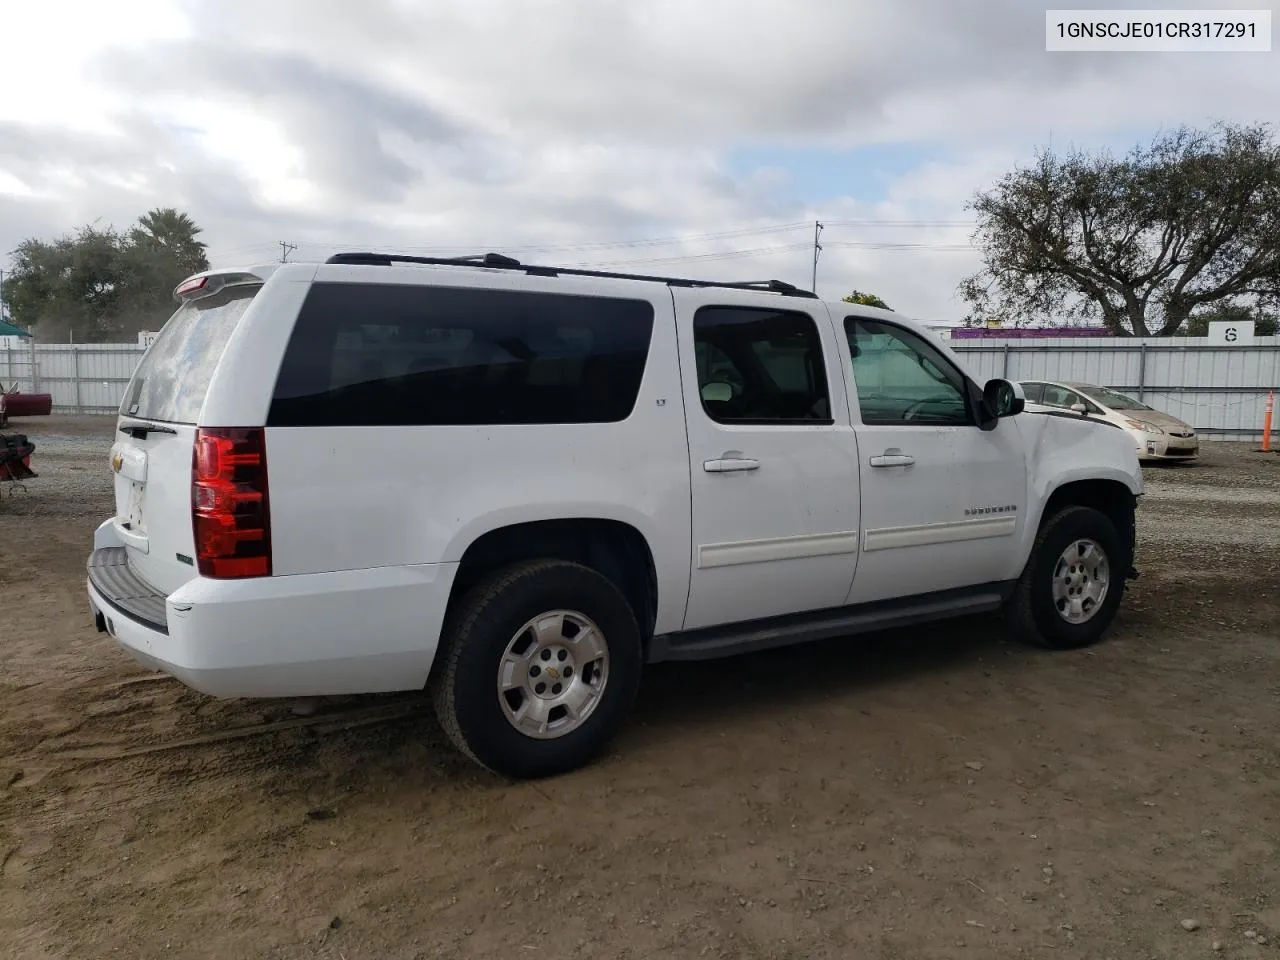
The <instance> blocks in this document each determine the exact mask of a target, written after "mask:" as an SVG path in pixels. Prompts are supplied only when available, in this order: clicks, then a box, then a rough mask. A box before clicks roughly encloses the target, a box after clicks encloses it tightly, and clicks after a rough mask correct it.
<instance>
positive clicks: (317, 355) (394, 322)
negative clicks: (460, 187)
mask: <svg viewBox="0 0 1280 960" xmlns="http://www.w3.org/2000/svg"><path fill="white" fill-rule="evenodd" d="M653 319H654V314H653V307H652V306H651V305H650V304H649V303H647V302H646V301H642V300H626V299H617V298H606V297H586V296H565V295H561V294H545V293H530V292H524V291H509V290H476V289H470V288H456V287H430V286H404V285H399V284H350V283H319V284H316V285H315V286H314V287H312V289H311V291H310V293H309V294H308V295H307V300H306V302H305V304H304V305H303V308H302V311H301V313H300V315H299V317H298V321H297V323H296V325H295V327H294V331H293V334H292V337H291V339H290V342H289V346H288V349H287V350H286V351H285V357H284V361H283V363H282V364H281V368H280V376H279V378H278V381H277V383H276V389H275V395H274V399H273V401H272V404H271V413H270V416H269V418H268V423H269V425H270V426H280V427H285V426H292V427H319V426H381V425H402V426H409V425H417V426H444V425H481V424H549V423H610V422H616V421H619V420H625V419H626V418H627V417H628V416H630V414H631V411H632V409H633V408H634V407H635V402H636V397H637V395H638V394H639V390H640V381H641V378H642V377H643V375H644V367H645V360H646V357H647V356H648V352H649V341H650V338H651V336H652V332H653Z"/></svg>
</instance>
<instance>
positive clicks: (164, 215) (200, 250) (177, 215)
mask: <svg viewBox="0 0 1280 960" xmlns="http://www.w3.org/2000/svg"><path fill="white" fill-rule="evenodd" d="M201 232H202V231H201V229H200V227H198V226H197V225H196V222H195V221H194V220H192V219H191V217H189V216H187V214H185V213H183V212H181V211H179V210H175V209H174V208H173V207H159V208H157V209H155V210H149V211H148V212H147V213H145V214H144V215H143V216H141V217H139V218H138V225H137V226H136V227H134V228H133V231H132V233H131V237H132V239H133V242H134V243H136V244H137V245H138V246H141V247H145V248H151V249H154V248H157V247H159V248H163V249H164V250H166V251H167V252H168V253H169V254H170V255H171V256H172V257H173V258H174V259H175V260H176V261H177V262H178V263H179V264H181V265H182V267H183V269H184V270H186V271H187V273H189V274H191V273H199V272H200V271H201V270H207V269H209V258H208V257H207V256H206V254H205V251H206V249H207V247H206V245H205V244H204V242H203V241H201V240H200V239H199V235H200V233H201Z"/></svg>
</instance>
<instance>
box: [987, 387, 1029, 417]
mask: <svg viewBox="0 0 1280 960" xmlns="http://www.w3.org/2000/svg"><path fill="white" fill-rule="evenodd" d="M982 402H983V403H984V404H985V405H986V407H987V410H988V411H989V412H990V413H991V415H992V416H993V417H995V418H996V419H997V420H999V419H1001V418H1003V417H1012V416H1016V415H1017V414H1019V413H1021V412H1022V411H1023V410H1024V409H1026V406H1027V394H1026V392H1025V391H1024V390H1023V389H1022V384H1020V383H1017V382H1015V381H1012V380H1001V379H999V378H997V379H995V380H988V381H987V385H986V386H985V387H983V388H982Z"/></svg>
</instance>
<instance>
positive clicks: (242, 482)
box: [191, 427, 271, 579]
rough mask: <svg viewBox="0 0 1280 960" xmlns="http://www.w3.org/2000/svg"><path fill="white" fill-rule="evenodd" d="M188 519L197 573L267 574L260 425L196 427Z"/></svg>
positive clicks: (268, 541)
mask: <svg viewBox="0 0 1280 960" xmlns="http://www.w3.org/2000/svg"><path fill="white" fill-rule="evenodd" d="M191 519H192V526H193V530H194V533H195V541H196V568H197V569H198V570H199V571H200V574H201V576H205V577H215V578H217V579H233V578H240V577H269V576H270V575H271V515H270V511H269V509H268V503H267V438H266V434H265V432H264V431H263V430H262V428H261V427H201V428H199V429H198V430H196V445H195V450H194V451H193V452H192V456H191Z"/></svg>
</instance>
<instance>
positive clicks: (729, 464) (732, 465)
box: [702, 458, 760, 473]
mask: <svg viewBox="0 0 1280 960" xmlns="http://www.w3.org/2000/svg"><path fill="white" fill-rule="evenodd" d="M702 469H703V470H705V471H707V473H734V472H737V471H740V470H759V469H760V461H759V460H741V459H728V458H726V459H723V460H704V461H703V463H702Z"/></svg>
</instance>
